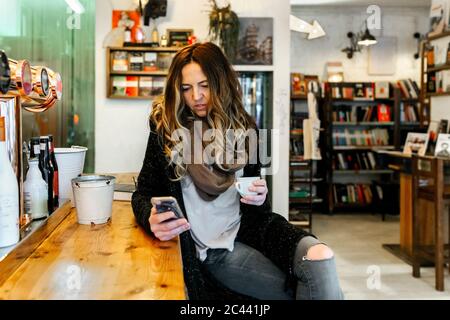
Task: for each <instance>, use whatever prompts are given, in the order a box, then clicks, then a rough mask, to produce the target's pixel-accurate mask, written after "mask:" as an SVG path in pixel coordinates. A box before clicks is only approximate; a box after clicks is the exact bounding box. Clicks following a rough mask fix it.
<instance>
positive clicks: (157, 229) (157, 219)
mask: <svg viewBox="0 0 450 320" xmlns="http://www.w3.org/2000/svg"><path fill="white" fill-rule="evenodd" d="M172 218H175V214H174V213H173V212H172V211H166V212H162V213H158V212H157V211H156V208H155V207H152V210H151V212H150V218H149V219H148V221H149V222H150V229H151V230H152V232H153V234H154V235H155V237H157V238H158V239H159V240H161V241H168V240H170V239H172V238H175V237H176V236H178V235H179V234H180V233H182V232H184V231H186V230H189V229H190V228H191V226H190V225H189V223H188V222H187V220H186V219H184V218H182V219H174V220H171V221H167V220H170V219H172Z"/></svg>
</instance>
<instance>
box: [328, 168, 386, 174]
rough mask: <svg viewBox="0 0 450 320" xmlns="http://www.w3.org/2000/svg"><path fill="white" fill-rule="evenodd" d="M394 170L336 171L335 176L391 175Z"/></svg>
mask: <svg viewBox="0 0 450 320" xmlns="http://www.w3.org/2000/svg"><path fill="white" fill-rule="evenodd" d="M393 172H394V171H393V170H388V169H386V170H334V173H335V174H391V173H393Z"/></svg>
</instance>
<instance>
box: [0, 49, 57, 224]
mask: <svg viewBox="0 0 450 320" xmlns="http://www.w3.org/2000/svg"><path fill="white" fill-rule="evenodd" d="M61 95H62V81H61V76H60V75H59V73H57V72H54V71H53V70H51V69H50V68H48V67H44V66H31V65H30V63H29V62H28V61H27V60H13V59H10V58H8V57H7V56H6V54H5V52H4V51H2V50H0V117H5V127H6V149H7V153H8V156H9V160H10V161H11V165H12V167H13V169H14V172H15V174H16V176H17V180H18V183H19V192H20V195H19V199H20V225H21V227H25V226H26V225H28V224H29V223H30V222H31V221H30V218H29V217H27V216H26V215H25V213H24V198H23V181H24V175H25V172H24V170H25V166H24V164H26V159H27V154H26V150H27V148H26V146H27V143H26V141H24V140H23V135H22V131H23V126H22V118H23V114H24V113H25V112H33V113H40V112H44V111H46V110H48V109H49V108H51V107H53V106H54V105H55V104H56V102H57V101H58V100H60V99H61Z"/></svg>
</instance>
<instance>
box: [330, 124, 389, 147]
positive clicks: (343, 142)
mask: <svg viewBox="0 0 450 320" xmlns="http://www.w3.org/2000/svg"><path fill="white" fill-rule="evenodd" d="M333 142H334V145H336V146H387V145H389V132H388V130H387V129H379V128H376V129H364V130H359V129H357V130H356V129H355V130H354V129H343V130H342V129H341V130H333Z"/></svg>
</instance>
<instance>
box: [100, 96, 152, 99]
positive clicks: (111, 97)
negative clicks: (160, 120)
mask: <svg viewBox="0 0 450 320" xmlns="http://www.w3.org/2000/svg"><path fill="white" fill-rule="evenodd" d="M153 98H154V97H153V96H148V97H144V96H135V97H128V96H119V95H110V96H108V99H122V100H123V99H126V100H151V99H153Z"/></svg>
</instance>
